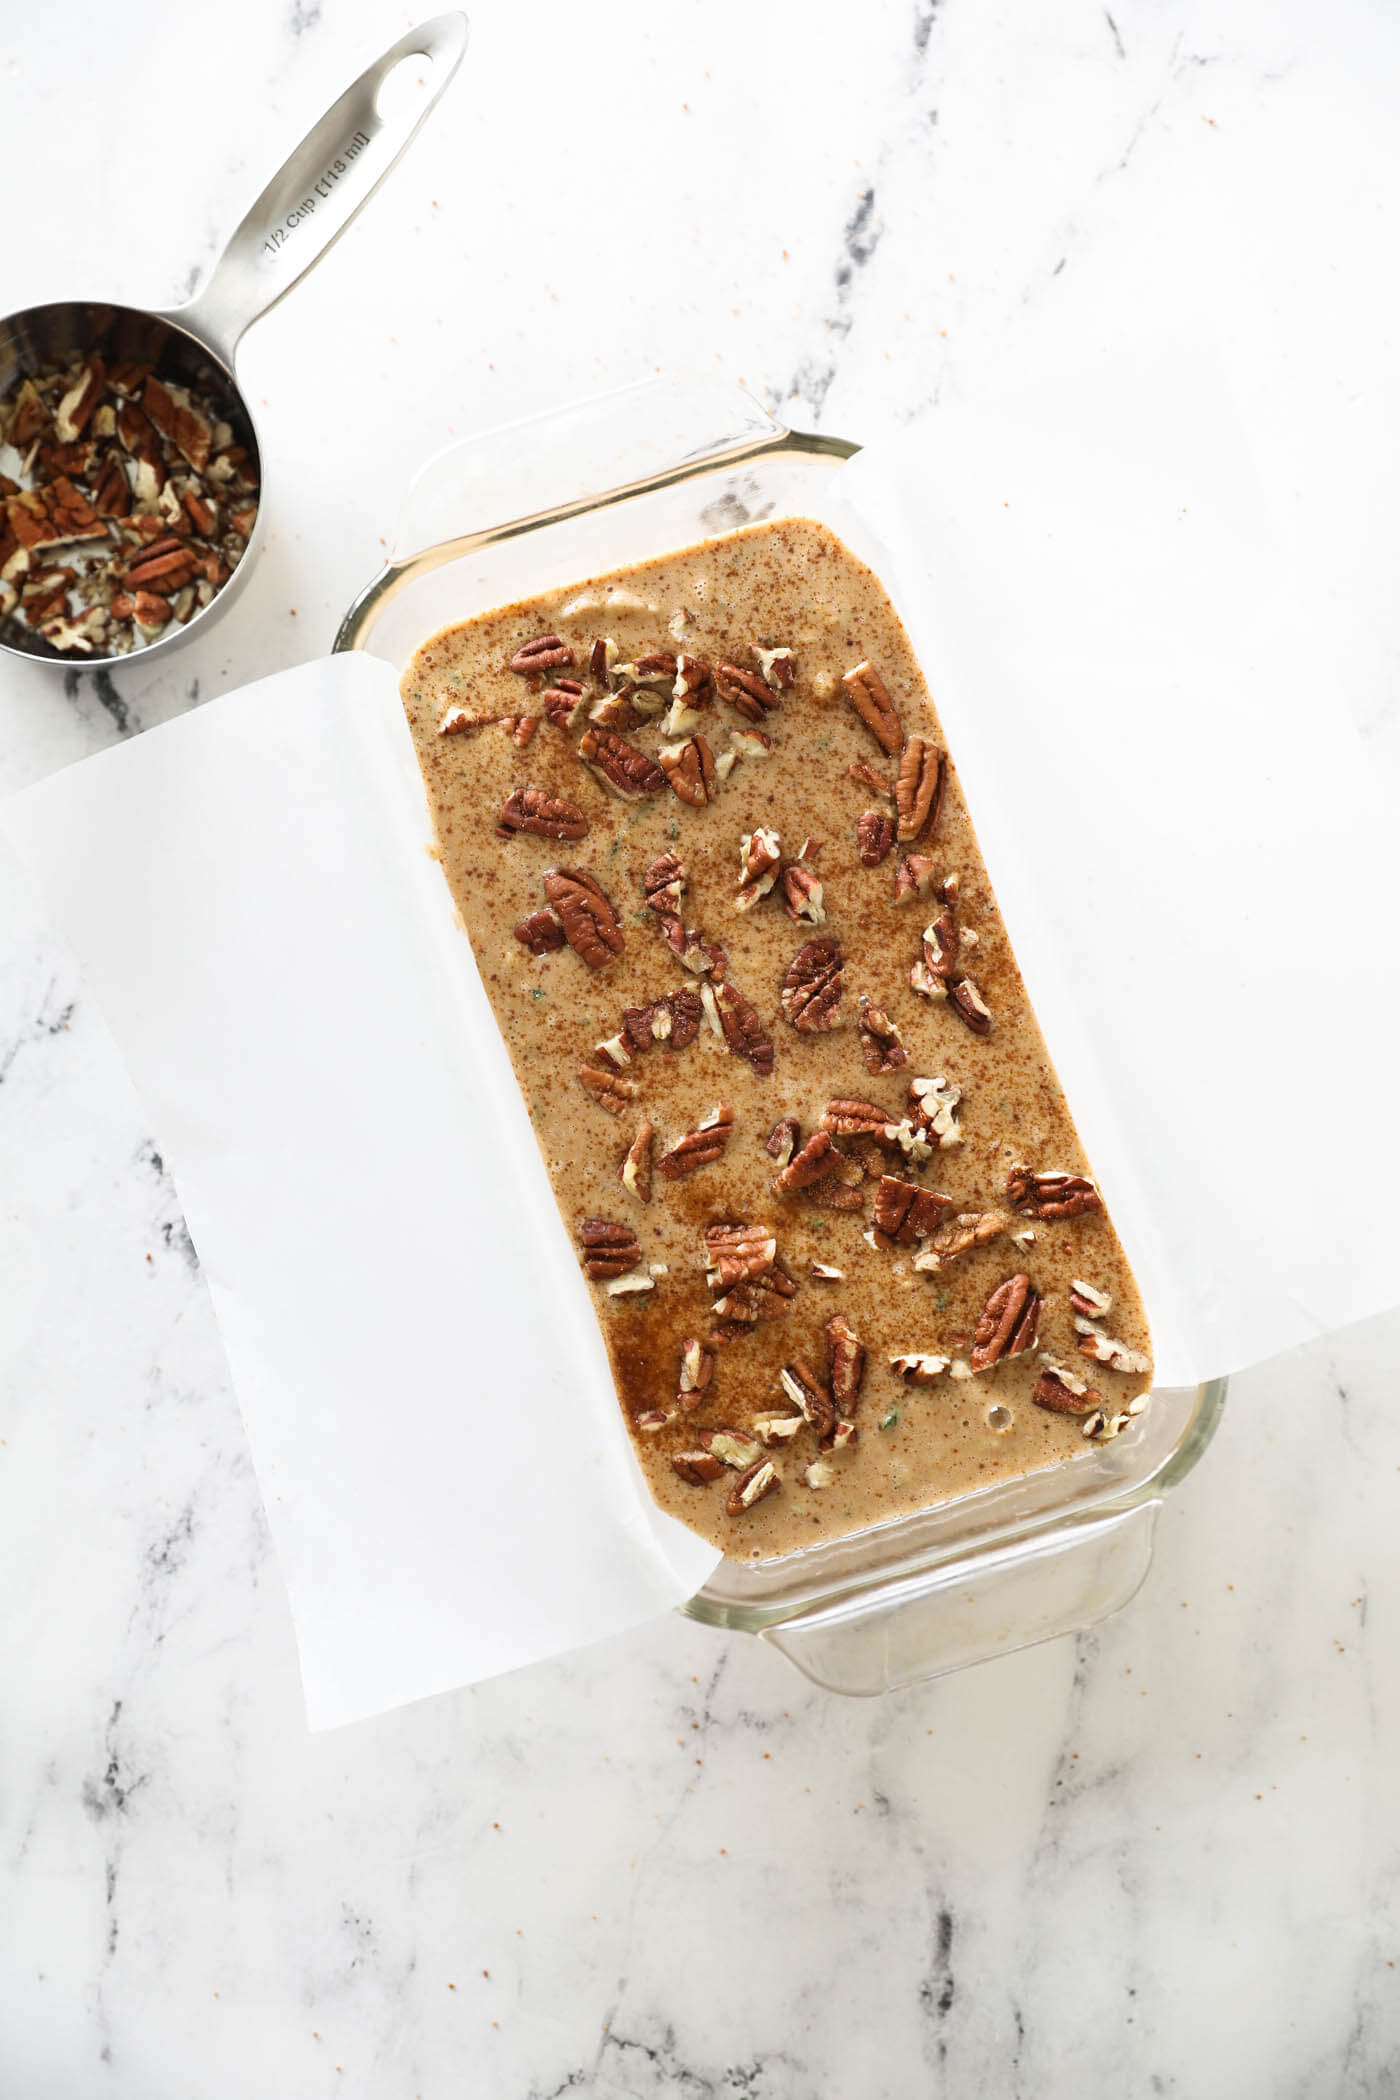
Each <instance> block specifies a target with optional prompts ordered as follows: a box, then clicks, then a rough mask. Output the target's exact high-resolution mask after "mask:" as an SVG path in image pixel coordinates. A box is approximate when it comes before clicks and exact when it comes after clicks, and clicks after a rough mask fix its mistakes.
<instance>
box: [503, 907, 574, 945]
mask: <svg viewBox="0 0 1400 2100" xmlns="http://www.w3.org/2000/svg"><path fill="white" fill-rule="evenodd" d="M515 938H516V939H517V940H518V941H519V943H520V945H521V947H522V948H528V949H529V951H530V953H531V955H552V954H553V952H554V950H555V949H556V948H562V947H563V945H564V927H563V924H562V922H561V921H560V920H559V919H558V918H557V917H556V916H555V914H554V913H553V912H552V911H532V912H531V914H530V916H529V918H528V919H522V920H521V921H520V924H519V925H518V926H517V927H516V929H515Z"/></svg>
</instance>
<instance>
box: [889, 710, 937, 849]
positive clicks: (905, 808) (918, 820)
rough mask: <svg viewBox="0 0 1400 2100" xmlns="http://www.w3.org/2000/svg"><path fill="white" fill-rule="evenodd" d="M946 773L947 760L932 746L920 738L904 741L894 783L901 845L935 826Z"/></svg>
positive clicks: (926, 740)
mask: <svg viewBox="0 0 1400 2100" xmlns="http://www.w3.org/2000/svg"><path fill="white" fill-rule="evenodd" d="M947 773H948V767H947V761H946V760H945V758H944V756H943V753H942V752H941V751H940V750H939V749H938V746H937V745H936V744H931V743H930V742H929V741H928V739H927V738H926V737H922V736H911V737H906V738H905V740H904V749H903V750H902V751H901V752H900V754H899V771H898V773H897V775H896V776H895V783H894V804H895V808H896V809H897V810H898V812H899V842H900V844H901V845H902V846H903V845H907V844H909V843H910V842H911V841H912V840H914V839H918V838H922V837H923V835H924V833H925V831H931V830H933V829H934V827H935V826H936V825H937V823H938V816H939V812H940V810H941V809H942V807H943V790H944V787H945V784H946V781H947Z"/></svg>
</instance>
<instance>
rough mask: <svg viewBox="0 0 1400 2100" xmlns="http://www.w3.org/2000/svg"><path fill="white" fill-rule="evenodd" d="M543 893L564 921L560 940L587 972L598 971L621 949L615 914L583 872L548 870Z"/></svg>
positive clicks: (598, 886) (570, 869)
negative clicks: (578, 959)
mask: <svg viewBox="0 0 1400 2100" xmlns="http://www.w3.org/2000/svg"><path fill="white" fill-rule="evenodd" d="M544 893H545V896H546V897H547V898H548V899H549V901H550V903H551V904H552V905H553V906H554V909H555V910H556V911H557V912H558V914H559V916H560V918H561V919H562V920H563V921H564V938H565V940H567V942H568V944H569V946H570V947H571V948H572V949H573V951H574V953H575V954H576V955H581V956H582V957H583V959H584V961H585V962H586V963H587V964H588V967H589V969H590V970H600V969H602V967H603V966H604V964H605V963H609V962H611V961H612V959H613V957H614V956H615V955H621V953H622V948H623V939H622V928H621V926H619V924H618V921H617V913H616V912H615V911H614V910H613V908H612V906H611V904H609V902H608V900H607V897H606V896H605V895H604V893H603V890H602V888H601V887H600V885H599V884H598V883H597V882H596V881H595V880H594V878H593V877H592V876H591V875H590V874H588V873H587V871H586V870H585V869H583V868H550V869H549V870H548V872H547V873H546V875H545V878H544Z"/></svg>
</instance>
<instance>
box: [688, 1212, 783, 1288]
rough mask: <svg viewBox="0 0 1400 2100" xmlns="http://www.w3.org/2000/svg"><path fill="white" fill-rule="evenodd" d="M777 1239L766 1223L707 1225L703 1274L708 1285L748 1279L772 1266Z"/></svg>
mask: <svg viewBox="0 0 1400 2100" xmlns="http://www.w3.org/2000/svg"><path fill="white" fill-rule="evenodd" d="M777 1252H778V1242H777V1240H776V1239H775V1238H774V1236H773V1234H772V1233H771V1232H770V1231H769V1229H768V1227H767V1226H766V1225H707V1226H706V1228H705V1275H706V1278H707V1280H708V1282H709V1283H710V1286H711V1288H712V1289H715V1290H725V1291H727V1290H728V1289H730V1287H731V1286H732V1285H733V1284H736V1283H751V1282H752V1281H753V1279H754V1278H755V1277H756V1276H763V1275H765V1274H766V1273H767V1271H768V1270H769V1269H771V1268H772V1266H773V1263H774V1260H775V1258H776V1256H777Z"/></svg>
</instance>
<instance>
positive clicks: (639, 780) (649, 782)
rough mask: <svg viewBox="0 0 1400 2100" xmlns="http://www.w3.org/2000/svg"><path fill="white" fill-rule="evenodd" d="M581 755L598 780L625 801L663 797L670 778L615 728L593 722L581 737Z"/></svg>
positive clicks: (652, 759)
mask: <svg viewBox="0 0 1400 2100" xmlns="http://www.w3.org/2000/svg"><path fill="white" fill-rule="evenodd" d="M578 755H579V757H580V758H581V759H582V760H583V763H584V764H585V765H586V766H587V768H588V770H589V772H590V773H591V774H592V775H593V777H594V779H595V780H599V781H601V782H602V784H603V786H604V787H605V788H607V789H609V790H610V792H611V793H612V794H614V795H617V796H618V797H619V798H620V799H621V800H622V801H624V802H634V801H636V800H637V799H638V798H639V797H640V796H642V795H659V794H660V793H661V790H662V789H663V788H664V787H665V785H666V775H665V774H664V773H663V772H662V770H661V768H660V766H659V765H658V764H657V763H656V760H655V759H654V758H649V757H648V756H647V754H646V752H645V751H639V750H638V749H637V746H636V745H635V744H629V743H628V741H627V739H626V737H625V736H619V735H618V734H617V731H616V730H615V729H600V728H599V727H598V726H597V725H596V724H595V723H592V722H590V723H589V725H588V727H587V729H585V730H584V732H583V735H582V736H581V737H580V738H579V742H578Z"/></svg>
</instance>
